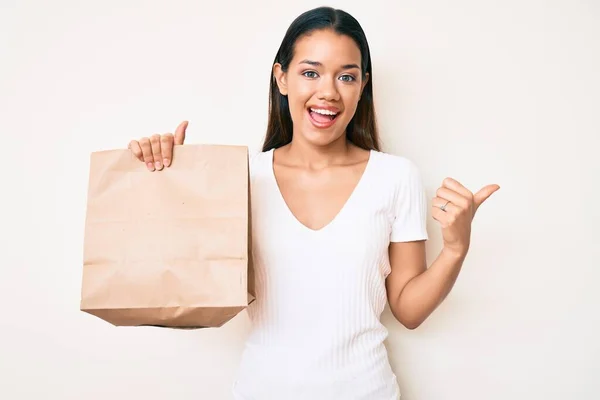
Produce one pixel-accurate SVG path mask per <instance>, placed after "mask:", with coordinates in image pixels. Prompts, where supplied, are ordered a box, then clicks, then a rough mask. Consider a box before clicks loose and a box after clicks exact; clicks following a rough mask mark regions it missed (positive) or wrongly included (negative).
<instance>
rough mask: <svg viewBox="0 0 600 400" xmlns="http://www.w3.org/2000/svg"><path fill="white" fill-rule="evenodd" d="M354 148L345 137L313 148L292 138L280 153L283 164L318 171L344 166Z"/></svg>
mask: <svg viewBox="0 0 600 400" xmlns="http://www.w3.org/2000/svg"><path fill="white" fill-rule="evenodd" d="M354 147H355V146H354V145H353V144H352V143H350V142H349V141H348V140H347V139H346V135H343V136H341V137H340V138H339V139H338V140H336V141H335V142H333V143H330V144H329V145H327V146H314V145H312V144H310V143H307V142H305V141H303V140H299V139H296V138H294V139H292V141H291V143H290V144H288V145H287V146H284V147H282V148H281V149H280V152H281V156H283V157H284V159H285V164H288V165H294V166H297V167H301V168H307V169H317V170H318V169H322V168H326V167H329V166H332V165H336V164H345V163H346V162H347V160H348V158H349V157H351V155H352V153H354V150H355V149H354Z"/></svg>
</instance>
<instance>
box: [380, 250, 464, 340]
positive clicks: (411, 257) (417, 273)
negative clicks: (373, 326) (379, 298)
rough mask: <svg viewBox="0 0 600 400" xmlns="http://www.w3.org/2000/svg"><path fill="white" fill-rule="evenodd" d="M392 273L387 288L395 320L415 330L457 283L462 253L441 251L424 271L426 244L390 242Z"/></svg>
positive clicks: (462, 258) (462, 257) (462, 259)
mask: <svg viewBox="0 0 600 400" xmlns="http://www.w3.org/2000/svg"><path fill="white" fill-rule="evenodd" d="M389 253H390V264H391V266H392V272H391V273H390V275H389V276H388V278H387V281H386V286H387V293H388V301H389V304H390V309H391V311H392V314H393V315H394V317H395V318H396V319H397V320H398V321H399V322H400V323H401V324H402V325H404V326H405V327H407V328H408V329H415V328H417V327H418V326H419V325H421V323H423V321H425V320H426V319H427V317H429V315H431V313H432V312H433V311H434V310H435V309H436V308H437V307H438V306H439V305H440V304H441V303H442V301H444V299H445V298H446V296H447V295H448V293H450V290H451V289H452V287H453V286H454V283H455V282H456V278H457V277H458V274H459V272H460V269H461V267H462V264H463V261H464V259H465V257H466V253H465V254H459V253H455V252H453V251H452V250H448V249H443V250H442V251H441V252H440V254H439V255H438V257H437V258H436V259H435V261H434V262H433V264H432V265H431V266H430V267H429V268H427V265H426V260H425V258H426V256H425V241H423V240H421V241H416V242H404V243H391V244H390V248H389Z"/></svg>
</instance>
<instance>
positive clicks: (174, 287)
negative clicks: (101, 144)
mask: <svg viewBox="0 0 600 400" xmlns="http://www.w3.org/2000/svg"><path fill="white" fill-rule="evenodd" d="M250 214H251V213H250V188H249V171H248V148H247V147H245V146H228V145H183V146H175V149H174V153H173V162H172V165H171V166H170V167H168V168H165V169H163V170H162V171H155V172H150V171H148V170H147V169H146V166H145V164H144V163H143V162H141V161H139V160H138V159H136V158H135V157H134V156H133V154H132V153H131V152H130V151H129V150H108V151H99V152H94V153H92V155H91V158H90V175H89V187H88V198H87V210H86V220H85V237H84V260H83V279H82V288H81V304H80V309H81V310H82V311H85V312H87V313H90V314H92V315H95V316H96V317H99V318H101V319H103V320H105V321H107V322H109V323H111V324H113V325H116V326H160V327H171V328H204V327H219V326H222V325H223V324H224V323H226V322H227V321H229V320H230V319H232V318H233V317H234V316H236V315H237V314H238V313H240V312H241V311H242V310H244V309H245V308H246V307H247V306H248V305H249V304H250V302H252V301H253V300H254V296H255V293H254V276H253V267H252V257H251V248H252V247H251V235H250V233H251V220H250Z"/></svg>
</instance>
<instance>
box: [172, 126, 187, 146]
mask: <svg viewBox="0 0 600 400" xmlns="http://www.w3.org/2000/svg"><path fill="white" fill-rule="evenodd" d="M187 127H188V121H183V122H182V123H180V124H179V126H178V127H177V129H175V144H176V145H179V144H183V142H184V141H185V130H186V129H187Z"/></svg>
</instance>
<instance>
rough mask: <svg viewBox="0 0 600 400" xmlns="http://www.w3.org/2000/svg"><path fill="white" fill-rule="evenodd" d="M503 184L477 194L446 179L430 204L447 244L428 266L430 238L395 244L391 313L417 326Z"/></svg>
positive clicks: (449, 280) (442, 294)
mask: <svg viewBox="0 0 600 400" xmlns="http://www.w3.org/2000/svg"><path fill="white" fill-rule="evenodd" d="M498 189H500V186H498V185H487V186H486V187H484V188H483V189H481V190H480V191H479V192H477V193H476V194H473V193H471V192H470V191H469V190H468V189H467V188H465V187H464V186H463V185H461V184H460V183H459V182H457V181H456V180H454V179H452V178H446V179H444V182H443V183H442V186H441V187H440V188H439V189H438V190H437V192H436V197H435V198H434V199H433V201H432V209H431V214H432V217H433V218H434V219H435V220H436V221H438V222H439V223H440V225H441V228H442V237H443V240H444V246H443V248H442V251H441V252H440V254H439V255H438V257H437V258H436V259H435V261H434V262H433V264H431V266H430V267H429V268H427V261H426V256H425V241H423V240H421V241H406V242H395V243H391V244H390V247H389V255H390V264H391V267H392V272H391V273H390V275H389V276H388V278H387V281H386V287H387V293H388V301H389V303H390V308H391V310H392V313H393V314H394V316H395V317H396V319H397V320H398V321H399V322H400V323H401V324H403V325H404V326H406V327H407V328H409V329H415V328H417V327H418V326H419V325H420V324H421V323H423V321H425V320H426V319H427V317H429V315H430V314H431V313H432V312H433V311H434V310H435V309H436V308H437V306H438V305H440V303H441V302H442V301H443V300H444V299H445V298H446V296H447V295H448V293H449V292H450V290H451V289H452V287H453V286H454V282H456V278H457V277H458V274H459V272H460V269H461V267H462V264H463V262H464V260H465V258H466V256H467V252H468V251H469V246H470V242H471V223H472V221H473V218H474V217H475V212H476V211H477V209H478V208H479V207H480V206H481V204H482V203H483V202H484V201H485V200H486V199H487V198H488V197H490V196H491V195H492V193H494V192H495V191H497V190H498Z"/></svg>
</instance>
